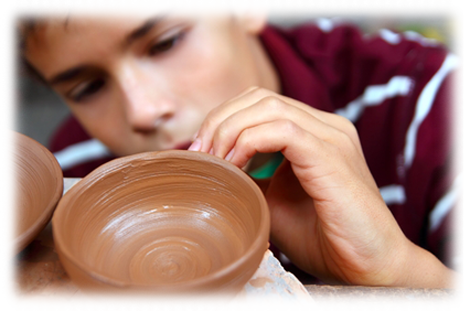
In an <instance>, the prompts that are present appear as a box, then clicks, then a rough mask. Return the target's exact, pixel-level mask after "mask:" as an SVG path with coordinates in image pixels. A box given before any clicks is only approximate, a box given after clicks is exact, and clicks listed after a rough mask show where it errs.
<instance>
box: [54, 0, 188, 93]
mask: <svg viewBox="0 0 470 311" xmlns="http://www.w3.org/2000/svg"><path fill="white" fill-rule="evenodd" d="M182 5H183V3H181V2H179V3H175V4H172V5H170V6H168V7H166V8H164V9H163V10H160V11H158V12H157V13H156V14H154V15H152V16H150V17H149V18H148V19H147V20H146V21H145V22H144V23H143V24H142V25H141V26H140V27H139V28H137V29H136V30H134V31H132V32H131V33H130V34H129V35H128V36H127V37H126V40H125V41H126V44H131V43H132V42H133V41H135V40H137V39H139V38H141V37H143V36H145V35H146V34H147V33H148V32H149V31H150V30H151V29H152V28H153V27H155V26H156V25H157V24H158V23H160V22H161V21H163V20H164V19H165V18H166V17H167V16H168V15H170V14H171V13H172V12H173V11H175V10H176V9H178V8H180V7H181V6H182ZM86 70H87V66H78V67H75V68H72V69H69V70H66V71H64V72H61V73H59V74H57V75H55V76H54V77H52V78H51V79H49V81H48V82H49V84H50V85H56V84H60V83H63V82H67V81H70V80H73V79H75V78H76V77H77V76H79V75H81V74H82V73H84V72H85V71H86Z"/></svg>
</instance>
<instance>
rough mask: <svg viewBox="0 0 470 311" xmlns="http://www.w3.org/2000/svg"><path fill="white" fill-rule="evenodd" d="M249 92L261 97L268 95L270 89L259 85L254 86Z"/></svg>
mask: <svg viewBox="0 0 470 311" xmlns="http://www.w3.org/2000/svg"><path fill="white" fill-rule="evenodd" d="M251 94H252V95H253V96H255V97H260V98H263V97H266V96H268V95H269V94H270V91H268V90H266V89H264V88H262V87H259V86H254V87H253V90H252V91H251Z"/></svg>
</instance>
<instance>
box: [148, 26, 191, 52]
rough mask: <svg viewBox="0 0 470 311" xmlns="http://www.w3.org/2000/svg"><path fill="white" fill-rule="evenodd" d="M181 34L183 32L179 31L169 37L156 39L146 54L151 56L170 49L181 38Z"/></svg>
mask: <svg viewBox="0 0 470 311" xmlns="http://www.w3.org/2000/svg"><path fill="white" fill-rule="evenodd" d="M183 35H184V34H183V32H180V33H178V34H176V35H173V36H171V37H170V38H167V39H164V40H160V41H158V42H157V43H155V44H153V45H152V46H151V47H150V48H149V51H148V54H149V55H150V56H153V55H157V54H160V53H163V52H166V51H168V50H170V49H172V48H173V47H174V46H175V45H176V44H178V42H179V41H180V40H181V39H182V38H183Z"/></svg>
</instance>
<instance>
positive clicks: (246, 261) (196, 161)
mask: <svg viewBox="0 0 470 311" xmlns="http://www.w3.org/2000/svg"><path fill="white" fill-rule="evenodd" d="M227 163H228V162H225V161H223V160H220V159H217V158H215V157H212V156H209V155H206V154H202V153H198V152H189V151H165V152H154V153H147V154H145V155H143V154H141V155H137V156H131V157H127V158H123V159H118V160H115V161H112V163H111V162H110V163H108V164H109V165H105V166H103V167H101V168H99V169H98V170H97V171H95V172H93V173H91V174H90V175H89V176H87V177H86V178H85V179H83V180H82V181H80V182H79V183H78V184H77V185H75V186H74V187H73V188H72V189H71V190H70V191H69V192H68V193H67V194H66V195H65V196H64V198H63V199H62V200H61V202H60V203H59V206H58V208H57V212H56V213H55V214H54V217H53V228H54V239H55V242H56V246H57V248H58V253H59V256H60V258H61V261H62V263H63V264H64V267H65V268H66V270H67V272H68V273H69V275H70V276H71V278H72V279H73V280H74V281H75V282H77V284H79V285H83V286H84V287H87V286H95V285H98V286H101V285H111V286H112V287H125V288H128V287H138V288H152V289H156V288H159V289H162V290H163V289H164V290H172V289H177V290H185V289H208V290H212V289H224V288H227V289H228V288H232V287H233V288H237V289H239V288H241V287H243V285H244V284H245V283H246V282H247V281H248V280H249V279H250V277H251V276H252V275H253V273H254V272H255V271H256V269H257V268H258V266H259V264H260V262H261V259H262V257H263V254H264V252H265V251H266V245H267V241H268V234H269V214H268V210H267V205H266V202H265V200H264V197H263V195H262V193H261V191H260V190H259V188H257V186H256V185H255V184H254V182H253V181H252V180H251V179H250V178H249V177H248V176H247V175H246V174H245V173H244V172H242V171H241V170H239V169H238V168H236V167H234V166H232V165H229V166H226V165H227Z"/></svg>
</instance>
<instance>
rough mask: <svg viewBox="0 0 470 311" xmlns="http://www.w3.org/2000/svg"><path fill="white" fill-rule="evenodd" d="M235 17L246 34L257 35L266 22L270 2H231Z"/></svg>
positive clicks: (234, 0) (254, 0) (267, 0)
mask: <svg viewBox="0 0 470 311" xmlns="http://www.w3.org/2000/svg"><path fill="white" fill-rule="evenodd" d="M232 1H233V3H232V6H233V10H234V12H235V15H236V17H237V18H238V19H239V20H240V21H242V22H243V24H244V26H245V29H246V30H247V32H248V33H250V34H253V35H257V34H259V33H260V32H261V31H262V30H263V28H264V26H265V25H266V23H267V21H268V16H269V8H270V0H232Z"/></svg>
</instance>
